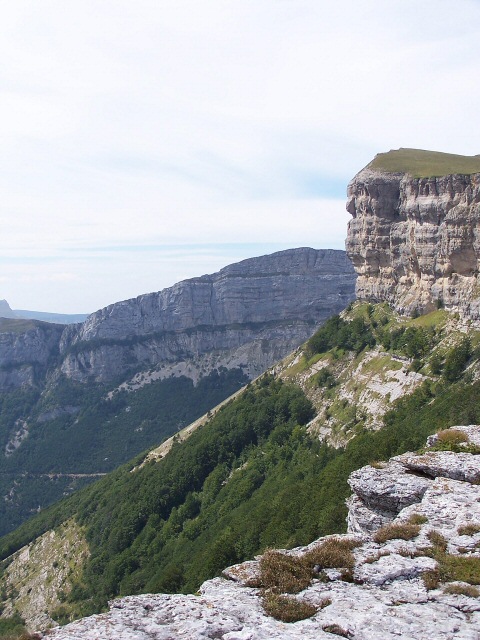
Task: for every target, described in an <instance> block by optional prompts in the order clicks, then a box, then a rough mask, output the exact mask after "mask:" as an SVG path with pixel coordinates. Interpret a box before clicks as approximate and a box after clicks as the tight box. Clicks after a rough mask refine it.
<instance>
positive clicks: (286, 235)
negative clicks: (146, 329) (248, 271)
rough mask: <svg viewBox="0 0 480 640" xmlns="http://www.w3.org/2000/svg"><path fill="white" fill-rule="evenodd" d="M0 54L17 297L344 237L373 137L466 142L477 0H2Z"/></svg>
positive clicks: (475, 142)
mask: <svg viewBox="0 0 480 640" xmlns="http://www.w3.org/2000/svg"><path fill="white" fill-rule="evenodd" d="M0 59H1V66H0V137H1V148H2V153H1V156H0V163H1V164H0V299H1V298H6V299H7V300H8V301H9V303H10V305H11V306H12V307H13V308H17V309H18V308H27V309H36V310H44V311H56V312H89V311H94V310H95V309H98V308H100V307H103V306H105V305H107V304H110V303H112V302H115V301H117V300H122V299H125V298H129V297H134V296H137V295H139V294H141V293H145V292H148V291H156V290H159V289H162V288H163V287H166V286H169V285H171V284H173V283H174V282H177V281H178V280H181V279H184V278H187V277H192V276H195V275H201V274H203V273H211V272H213V271H216V270H218V269H219V268H220V267H222V266H225V265H226V264H229V263H231V262H235V261H237V260H240V259H243V258H247V257H251V256H255V255H261V254H265V253H270V252H272V251H275V250H278V249H285V248H288V247H293V246H313V247H315V248H324V247H333V248H343V246H344V239H345V234H346V225H347V221H348V217H349V216H348V214H346V212H345V204H344V203H345V190H346V185H347V183H348V181H349V180H350V179H351V178H352V177H353V176H354V174H355V173H356V172H357V171H359V170H360V169H361V168H362V167H363V166H364V165H365V164H367V163H368V162H369V161H370V160H371V159H372V158H373V156H374V155H375V154H376V153H378V152H381V151H387V150H389V149H392V148H398V147H416V148H424V149H433V150H438V151H447V152H451V153H460V154H467V155H473V154H477V153H480V131H479V126H478V125H479V113H480V1H479V0H455V1H453V0H448V1H442V0H435V1H433V0H432V1H431V0H420V1H419V0H388V2H386V1H385V0H376V1H368V0H362V1H361V2H359V1H358V0H349V1H347V0H336V1H335V2H331V0H328V1H327V0H202V1H199V0H172V1H170V0H135V1H133V0H128V1H127V0H32V1H25V0H6V1H5V2H2V3H1V5H0Z"/></svg>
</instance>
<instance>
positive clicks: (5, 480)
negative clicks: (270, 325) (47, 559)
mask: <svg viewBox="0 0 480 640" xmlns="http://www.w3.org/2000/svg"><path fill="white" fill-rule="evenodd" d="M247 382H248V379H247V378H246V376H245V375H244V374H243V372H242V371H241V370H240V369H232V370H229V371H227V370H226V369H220V370H219V371H213V372H212V373H211V374H210V375H208V376H205V377H204V378H202V379H201V380H200V381H199V382H198V384H197V385H196V386H195V385H194V384H193V382H192V380H190V379H189V378H186V377H179V378H169V379H166V380H158V381H155V382H152V383H150V384H147V385H145V386H144V387H142V388H140V389H138V390H136V391H135V392H134V393H128V392H127V391H125V390H124V391H119V392H117V393H115V394H114V395H113V397H112V399H108V398H107V393H108V391H109V388H108V387H106V386H99V385H95V384H78V383H74V382H72V381H70V380H67V379H61V380H59V381H58V382H57V383H56V384H55V385H54V386H52V388H51V390H50V391H47V392H44V393H43V394H42V395H40V392H39V391H38V390H30V389H29V390H17V391H13V392H10V393H4V394H2V395H1V396H0V449H1V450H5V447H6V445H7V442H8V441H9V439H10V438H11V437H12V431H14V429H15V428H14V429H12V425H15V424H17V425H18V424H19V423H21V421H22V420H28V423H29V433H28V437H27V438H26V439H25V440H24V441H23V442H22V444H21V446H20V447H18V448H17V449H16V450H15V451H13V453H11V455H9V456H4V455H2V456H0V495H2V496H8V498H7V499H6V500H2V501H0V535H2V534H5V533H7V532H8V531H11V530H13V529H14V528H15V527H17V526H18V525H19V524H21V522H23V521H24V520H25V518H26V517H29V516H30V515H31V514H32V513H35V512H36V511H37V510H38V508H39V507H42V508H43V507H45V506H47V505H49V504H51V503H53V502H54V501H56V500H58V499H60V498H61V497H62V496H64V495H68V494H69V493H71V492H72V491H74V490H76V489H78V488H80V487H81V486H83V485H85V484H87V483H89V482H91V481H92V480H93V479H95V476H91V477H76V478H75V477H68V476H66V475H65V474H98V473H106V472H109V471H111V470H113V469H115V468H117V467H118V466H119V465H120V464H123V463H124V462H125V461H126V460H128V459H130V458H131V457H132V456H133V455H136V454H138V453H140V452H141V451H144V450H145V449H147V448H149V447H152V446H153V445H156V444H159V443H160V442H161V441H162V440H163V439H164V438H166V437H168V436H170V435H172V434H173V433H175V432H176V431H178V430H179V429H181V428H183V427H184V426H186V425H187V424H189V423H190V422H192V421H193V420H195V419H196V418H198V417H200V416H201V415H203V414H204V413H206V412H207V411H208V410H209V409H211V408H212V407H214V406H216V405H217V404H218V403H219V402H221V401H222V400H224V399H225V398H226V397H228V396H229V395H231V394H232V393H234V392H235V391H237V390H238V389H239V388H241V387H242V386H243V385H244V384H246V383H247ZM58 407H67V408H68V409H69V411H63V412H61V411H60V412H58V411H57V412H56V411H55V410H56V409H58ZM16 428H18V426H17V427H16ZM59 451H61V455H58V452H59Z"/></svg>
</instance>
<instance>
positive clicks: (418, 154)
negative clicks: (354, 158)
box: [367, 148, 480, 178]
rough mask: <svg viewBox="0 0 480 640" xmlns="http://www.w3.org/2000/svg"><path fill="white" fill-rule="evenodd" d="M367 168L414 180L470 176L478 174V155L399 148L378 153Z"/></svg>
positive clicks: (479, 160)
mask: <svg viewBox="0 0 480 640" xmlns="http://www.w3.org/2000/svg"><path fill="white" fill-rule="evenodd" d="M367 168H368V169H376V170H378V171H388V172H389V173H409V174H410V175H412V176H413V177H414V178H434V177H440V176H448V175H452V174H462V175H470V174H472V173H480V155H478V156H458V155H455V154H453V153H441V152H440V151H424V150H423V149H402V148H400V149H394V150H392V151H388V152H387V153H379V154H378V155H376V156H375V158H374V159H373V160H372V162H370V164H368V165H367Z"/></svg>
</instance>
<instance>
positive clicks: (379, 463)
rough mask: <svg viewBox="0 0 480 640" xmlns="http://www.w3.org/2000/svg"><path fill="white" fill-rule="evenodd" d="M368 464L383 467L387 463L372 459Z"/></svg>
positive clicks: (376, 467) (375, 467) (378, 467)
mask: <svg viewBox="0 0 480 640" xmlns="http://www.w3.org/2000/svg"><path fill="white" fill-rule="evenodd" d="M369 465H370V466H371V467H373V468H374V469H385V467H386V466H387V463H386V462H383V461H382V460H372V462H369Z"/></svg>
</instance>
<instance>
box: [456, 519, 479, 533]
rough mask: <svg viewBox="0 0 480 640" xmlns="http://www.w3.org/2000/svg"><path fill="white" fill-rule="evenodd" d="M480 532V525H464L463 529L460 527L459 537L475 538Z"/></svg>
mask: <svg viewBox="0 0 480 640" xmlns="http://www.w3.org/2000/svg"><path fill="white" fill-rule="evenodd" d="M479 532H480V524H476V523H473V522H472V523H471V524H464V525H463V526H461V527H458V535H459V536H473V535H475V534H476V533H479Z"/></svg>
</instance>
